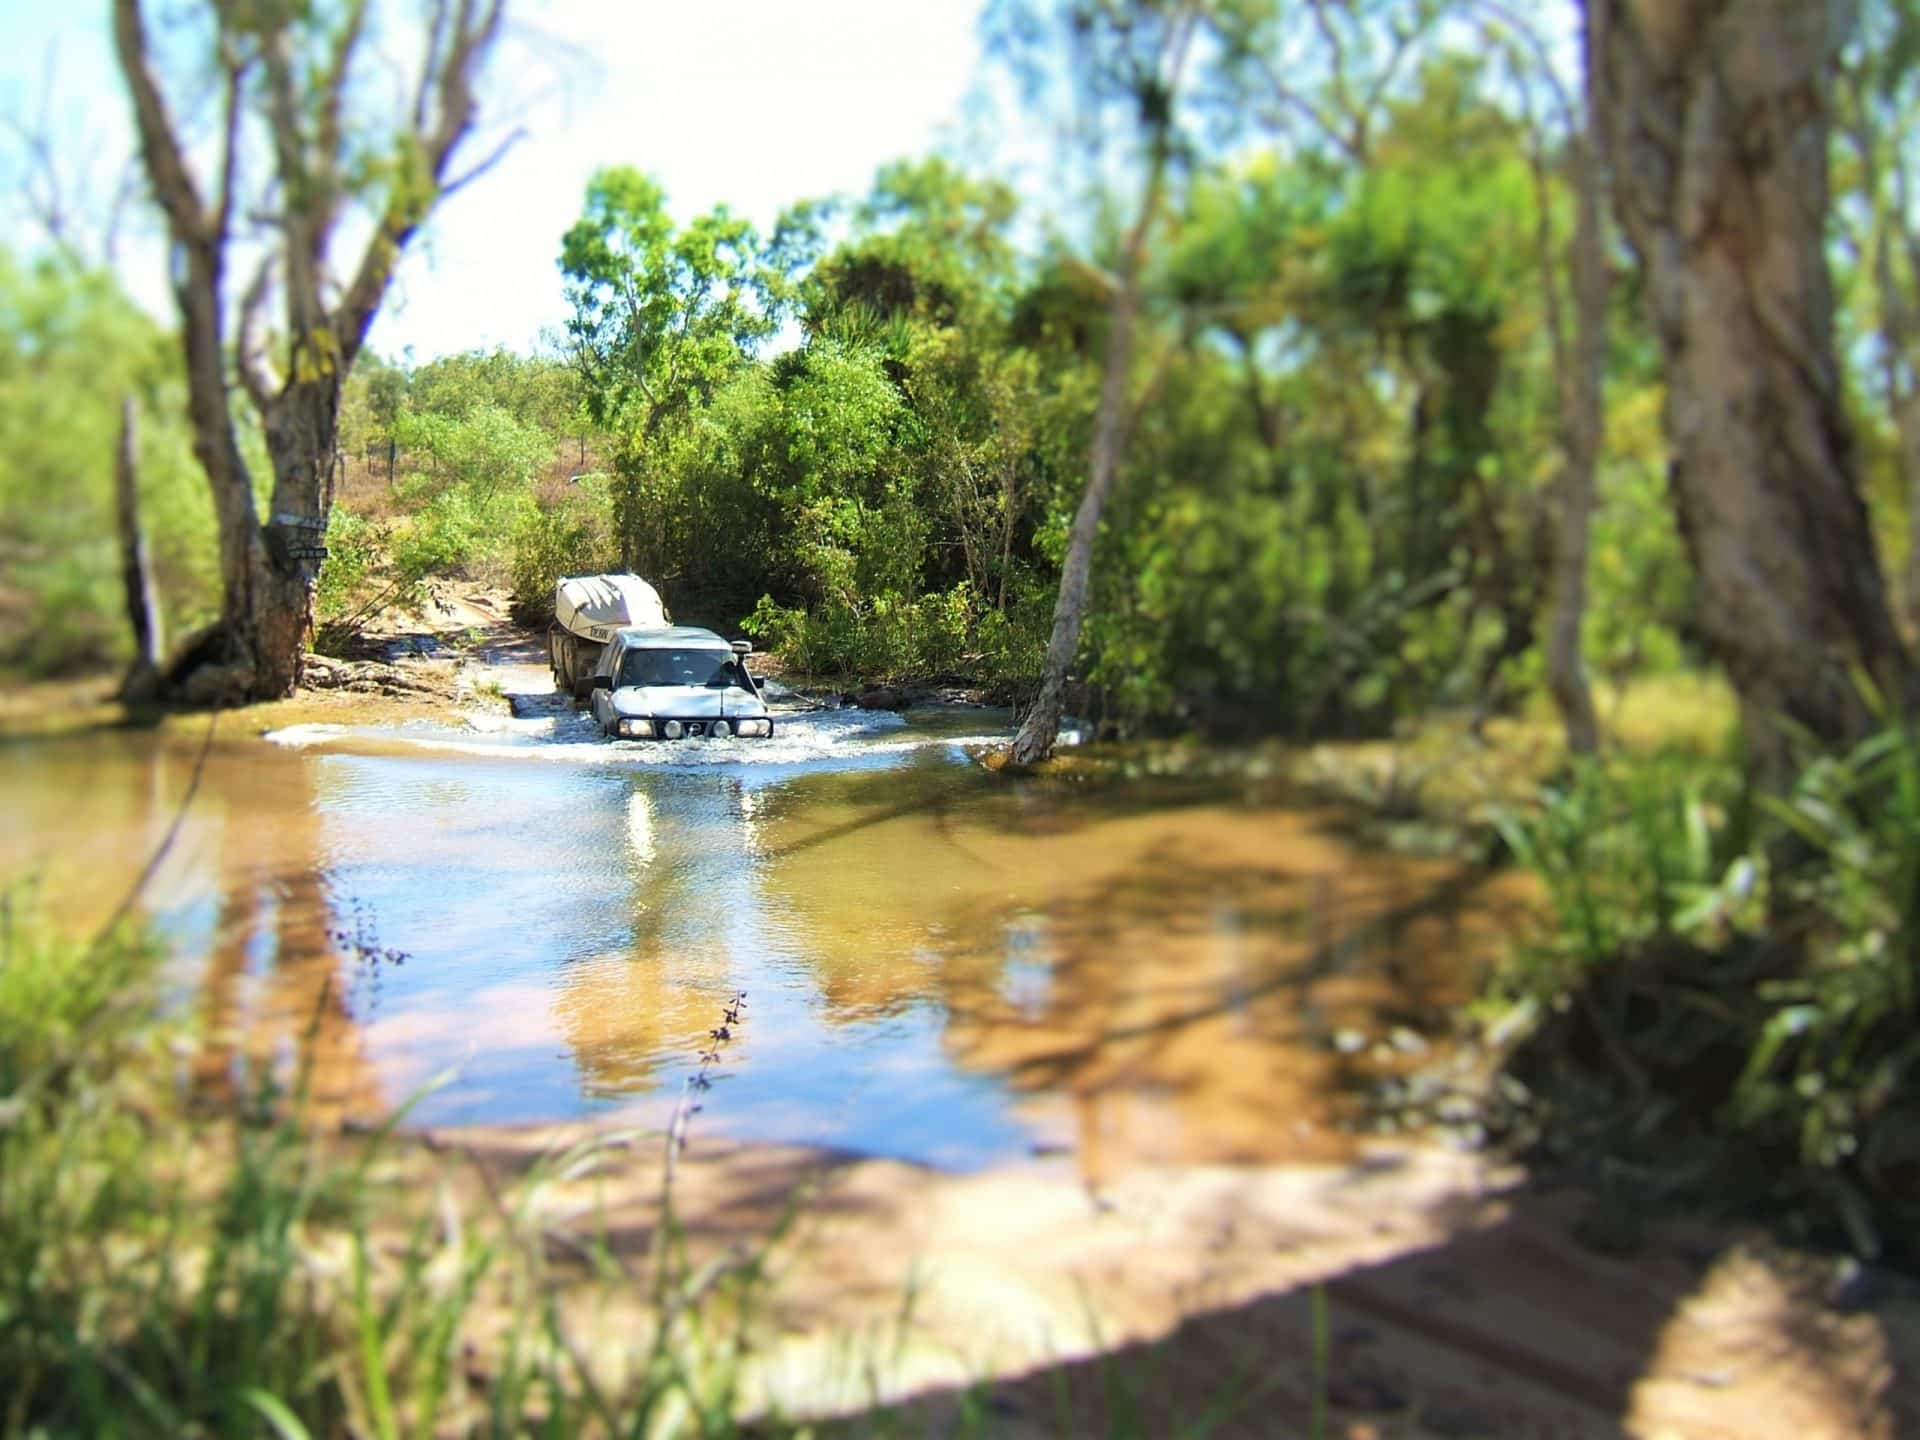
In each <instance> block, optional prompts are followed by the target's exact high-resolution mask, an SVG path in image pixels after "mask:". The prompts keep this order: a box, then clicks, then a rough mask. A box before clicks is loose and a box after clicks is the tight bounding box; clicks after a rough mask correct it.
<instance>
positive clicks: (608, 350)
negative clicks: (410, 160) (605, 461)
mask: <svg viewBox="0 0 1920 1440" xmlns="http://www.w3.org/2000/svg"><path fill="white" fill-rule="evenodd" d="M773 259H774V257H772V256H770V255H764V254H763V253H762V247H761V244H760V241H759V237H758V235H757V234H756V233H755V231H754V228H753V226H752V225H750V224H749V223H748V222H747V221H745V220H742V219H740V218H738V217H736V216H733V215H730V214H729V213H728V212H727V210H726V209H725V207H721V208H718V209H715V210H713V211H712V212H710V213H709V214H706V215H702V216H700V217H699V218H697V219H695V220H693V221H691V222H690V223H689V224H687V225H686V226H685V227H684V228H681V227H677V226H675V224H674V222H673V219H672V217H671V216H670V215H669V214H668V213H667V204H666V194H665V192H664V191H662V190H661V188H660V186H659V185H658V184H657V183H656V182H655V181H653V180H652V179H650V178H649V177H648V176H646V175H643V174H642V173H640V172H639V171H638V170H635V169H632V168H630V167H626V166H617V167H613V168H610V169H605V170H601V171H600V172H598V173H597V174H596V175H594V177H593V179H592V180H591V181H590V182H589V183H588V185H587V194H586V204H585V208H584V209H583V211H582V213H581V216H580V218H579V219H578V220H577V221H575V222H574V224H573V225H572V227H571V228H569V229H568V231H567V232H566V235H565V236H564V238H563V239H562V241H561V251H560V269H561V272H562V273H563V274H564V275H565V277H566V280H567V299H568V302H569V303H570V304H571V305H572V307H573V313H572V315H571V316H570V317H569V318H568V320H567V336H568V340H569V342H570V344H571V347H572V355H573V360H574V363H575V364H576V365H577V366H578V367H579V371H580V376H581V382H582V391H583V394H584V397H585V405H586V408H587V412H588V414H589V416H590V417H591V418H592V420H593V421H594V423H596V424H598V425H601V426H603V427H605V428H606V429H607V430H609V431H610V432H611V433H612V436H613V441H614V445H613V469H614V476H615V483H614V488H613V494H614V504H615V515H614V522H615V527H616V530H617V532H618V535H619V539H620V559H621V564H622V565H623V566H624V567H626V568H629V569H631V568H632V567H633V566H634V565H636V564H640V563H643V562H646V563H651V564H654V565H656V566H657V565H659V564H661V563H664V562H665V547H664V545H663V544H662V543H660V539H661V537H660V529H661V527H660V524H659V521H660V519H661V516H660V509H661V506H662V503H663V495H662V493H661V492H662V489H663V487H664V486H665V485H666V483H667V481H668V478H669V477H667V476H665V475H664V474H663V473H662V472H661V470H660V459H661V444H662V441H663V439H664V438H665V432H666V430H667V428H668V427H669V426H671V425H673V424H674V423H676V422H679V421H682V420H684V419H686V418H687V417H688V416H689V415H691V414H692V413H693V412H694V411H695V410H697V409H698V408H699V407H700V406H702V405H704V404H705V403H707V401H708V400H710V399H711V398H712V396H713V395H714V393H715V392H716V391H717V390H718V389H719V388H720V387H721V386H723V385H724V384H725V383H726V382H727V381H728V380H730V379H732V378H733V377H734V376H735V375H737V374H738V373H739V372H740V371H741V370H742V369H743V368H744V367H745V366H746V365H748V364H749V363H750V362H751V361H752V359H753V350H754V346H755V345H756V344H757V343H758V342H759V341H761V340H762V339H764V338H766V337H767V336H768V335H770V334H772V333H773V331H774V329H775V327H776V325H777V322H778V315H779V306H780V304H781V303H782V300H783V297H784V293H785V288H786V280H785V277H784V276H783V274H782V273H781V272H780V270H779V269H778V268H777V267H776V265H775V264H774V263H773ZM650 530H651V532H652V533H653V535H654V543H651V544H649V543H646V536H647V534H648V532H649V531H650Z"/></svg>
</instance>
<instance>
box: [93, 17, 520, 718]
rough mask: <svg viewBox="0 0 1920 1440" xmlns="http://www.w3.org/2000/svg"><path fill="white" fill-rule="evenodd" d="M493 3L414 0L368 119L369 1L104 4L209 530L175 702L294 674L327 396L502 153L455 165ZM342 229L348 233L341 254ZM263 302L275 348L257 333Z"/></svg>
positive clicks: (330, 408) (324, 461) (308, 607)
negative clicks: (249, 422) (158, 222)
mask: <svg viewBox="0 0 1920 1440" xmlns="http://www.w3.org/2000/svg"><path fill="white" fill-rule="evenodd" d="M503 3H504V0H430V3H429V4H428V5H427V6H426V9H425V26H424V29H423V31H422V32H421V33H420V34H419V35H418V36H417V43H418V54H419V59H418V62H417V67H416V68H415V69H414V72H413V76H412V78H411V80H410V81H409V82H408V83H407V84H406V86H405V89H404V93H403V94H402V95H400V96H398V97H396V104H395V105H394V106H393V107H392V108H391V110H389V111H388V112H387V113H384V114H383V113H379V107H378V105H377V102H376V100H375V97H376V96H377V95H379V94H381V93H382V92H383V91H384V89H385V86H384V84H383V81H384V78H385V76H386V74H387V73H388V72H389V68H390V67H391V65H392V63H393V62H394V60H395V57H394V56H392V55H381V54H379V53H376V47H375V46H374V44H373V36H374V33H375V31H376V28H377V27H376V19H375V16H374V14H373V10H374V6H373V4H372V3H371V0H333V3H328V0H310V3H309V0H250V3H242V0H222V3H217V4H214V5H211V6H208V7H206V9H205V10H204V11H176V10H173V9H169V10H168V11H167V12H166V20H165V22H164V24H165V30H166V33H165V34H164V35H163V36H161V37H159V38H158V40H157V41H156V37H155V35H154V34H153V33H152V30H153V27H152V25H151V24H150V20H151V18H152V17H151V16H150V15H149V13H148V11H149V10H150V9H152V8H155V7H152V6H150V5H148V4H143V0H114V5H113V37H114V48H115V53H116V55H117V57H118V60H119V66H120V70H121V74H122V76H123V77H124V79H125V82H126V86H127V91H128V94H129V96H130V98H131V101H132V106H133V116H134V122H135V126H136V129H137V131H138V134H139V137H140V153H141V161H142V164H143V167H144V169H145V172H146V177H147V181H148V183H149V185H150V186H151V189H152V194H153V199H154V201H155V203H156V204H157V205H158V206H159V208H160V210H161V211H162V213H163V214H164V215H165V217H166V226H167V237H168V241H169V246H170V252H169V265H170V278H171V280H172V286H173V294H174V300H175V304H176V306H177V307H178V309H179V313H180V322H181V332H180V335H181V343H182V346H183V349H184V352H185V358H186V371H187V387H188V402H187V409H188V416H189V419H190V422H191V424H192V427H193V431H194V452H195V455H196V456H197V458H198V460H199V462H200V466H201V468H202V469H203V470H204V471H205V473H206V477H207V481H208V484H209V486H210V487H211V489H212V494H213V504H214V511H215V514H216V516H217V518H218V530H219V536H220V574H221V582H222V587H223V593H224V600H223V604H222V609H221V616H220V620H219V621H218V623H217V624H216V625H215V626H214V627H213V628H212V629H211V630H210V631H208V632H207V633H206V634H205V635H203V636H202V637H201V638H200V640H199V641H198V642H197V643H196V644H194V645H193V646H191V647H190V649H189V651H188V653H187V654H186V655H185V657H184V659H183V663H182V665H181V667H180V670H181V673H179V674H177V675H176V676H174V677H173V678H174V680H175V682H176V683H177V684H178V686H179V688H180V690H181V692H182V693H183V694H184V695H185V696H186V697H188V698H190V699H195V700H201V701H226V700H246V699H263V698H269V697H273V696H279V695H285V694H287V693H289V692H290V691H291V690H292V689H293V688H294V686H295V685H296V684H297V683H298V682H299V677H300V663H301V654H302V650H303V645H304V640H305V637H306V635H307V632H308V630H309V628H310V625H311V620H312V606H313V582H314V578H315V575H316V573H317V571H318V568H319V563H320V561H321V559H322V558H324V554H325V552H324V549H323V548H322V546H321V545H320V543H319V542H320V540H321V537H322V536H323V535H324V533H325V531H326V525H327V516H328V513H329V511H330V509H331V506H332V494H331V477H332V474H333V469H334V465H335V440H336V431H337V426H338V423H339V412H340V401H341V390H342V386H343V384H344V382H345V379H346V376H347V373H348V371H349V370H350V369H351V368H352V366H353V362H354V359H355V357H356V356H358V355H359V353H360V350H361V347H362V346H363V345H364V344H365V342H366V338H367V333H368V331H369V329H370V328H371V327H372V325H373V321H374V318H375V316H376V315H377V314H378V313H379V310H380V306H381V304H382V302H383V301H384V299H385V297H386V293H387V287H388V284H389V282H390V281H391V279H392V276H393V272H394V266H395V265H396V263H397V262H398V260H399V258H400V255H401V253H402V251H403V250H404V249H405V247H406V245H407V242H408V241H409V240H410V239H412V237H413V236H414V234H415V233H416V232H417V231H418V230H419V229H420V227H421V225H422V224H424V223H425V221H426V220H427V218H428V216H429V215H430V214H431V213H432V211H433V209H434V207H435V205H436V204H437V203H438V202H439V201H440V200H441V199H442V198H443V197H444V196H446V195H447V194H448V193H450V192H451V191H453V190H455V189H457V188H459V187H460V186H461V185H463V184H465V183H467V182H468V181H469V180H471V179H473V178H474V177H475V176H477V175H478V174H479V173H481V172H482V171H484V170H485V169H486V168H487V166H488V165H489V164H490V163H491V161H492V160H493V159H494V158H496V157H497V155H498V154H499V153H500V152H499V151H495V152H494V155H491V156H488V157H485V158H483V159H481V160H479V161H478V162H476V163H473V164H472V165H470V166H469V168H467V169H466V170H464V171H459V170H456V164H457V162H458V157H459V155H460V152H461V151H462V150H463V148H464V145H465V142H466V141H467V140H468V139H469V138H470V136H471V135H472V134H473V132H474V130H475V126H476V121H477V118H478V114H479V103H478V99H477V95H476V89H475V87H476V83H477V81H478V79H479V76H480V74H481V72H482V70H483V68H484V67H485V65H486V62H487V59H488V56H489V55H490V54H491V53H492V51H493V50H494V48H495V45H496V43H497V41H498V39H499V37H500V31H501V23H502V5H503ZM382 18H384V17H382ZM169 72H172V73H171V74H169ZM209 76H211V84H210V85H209V79H208V77H209ZM190 87H191V88H197V89H199V90H200V91H201V92H202V93H205V92H207V91H209V90H210V92H211V100H212V101H213V108H214V112H215V115H216V116H217V122H218V128H217V130H216V131H215V133H214V135H213V136H212V137H211V139H210V140H208V141H206V142H205V143H202V142H201V141H200V139H199V137H197V136H195V135H194V134H193V133H191V132H190V130H189V129H188V127H187V126H186V124H185V123H184V122H183V120H182V118H181V117H182V115H183V114H186V113H188V112H189V111H190V110H191V109H192V108H193V106H192V99H193V98H197V97H189V96H188V95H187V94H186V92H187V91H188V90H189V88H190ZM202 160H205V161H208V162H210V163H207V164H201V163H199V162H201V161H202ZM349 236H358V237H363V238H361V240H360V243H359V244H358V245H357V246H356V247H355V248H356V250H357V258H354V259H352V260H351V261H349V262H347V263H342V257H341V256H340V255H339V254H337V253H336V252H337V251H338V250H339V249H340V248H341V246H342V243H343V241H344V240H345V239H346V238H347V237H349ZM249 254H250V255H252V256H253V257H255V259H256V261H257V268H256V269H255V270H254V273H253V277H252V279H251V281H250V282H249V283H248V284H246V285H245V286H244V287H243V288H242V289H241V290H240V292H239V293H238V294H237V295H236V292H235V290H234V287H233V285H232V276H233V271H234V266H235V264H236V261H243V260H244V259H245V258H246V257H247V256H248V255H249ZM276 293H277V294H278V296H279V297H280V299H281V301H282V302H283V303H282V308H281V314H280V322H279V324H280V331H279V336H280V338H279V340H278V342H277V344H276V343H270V341H269V339H268V336H267V334H266V330H265V325H266V320H267V313H268V307H269V305H270V303H271V302H272V300H273V298H274V296H275V295H276ZM236 311H237V316H238V320H237V325H236V324H234V319H235V315H236ZM276 352H277V353H276ZM230 355H235V357H236V358H237V365H232V366H231V367H230ZM276 359H277V362H278V363H277V364H276V363H275V362H276ZM234 369H237V371H238V379H239V388H240V389H242V390H243V391H244V393H245V395H246V397H247V399H248V400H249V401H250V402H251V404H252V406H253V408H254V409H255V410H256V411H257V413H258V415H259V419H260V423H261V427H262V431H263V434H264V438H265V443H266V451H267V455H268V459H269V461H270V463H271V466H272V471H273V475H272V484H271V489H270V495H269V499H268V504H267V517H266V519H265V521H264V522H263V521H262V519H261V517H260V512H259V505H258V502H257V501H256V499H255V486H254V478H253V475H252V473H251V471H250V469H249V466H248V464H247V461H246V459H245V458H244V456H243V453H242V450H241V446H240V442H239V438H238V434H237V431H236V427H235V417H234V407H233V404H232V401H233V398H234V397H233V390H234V388H235V387H234Z"/></svg>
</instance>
